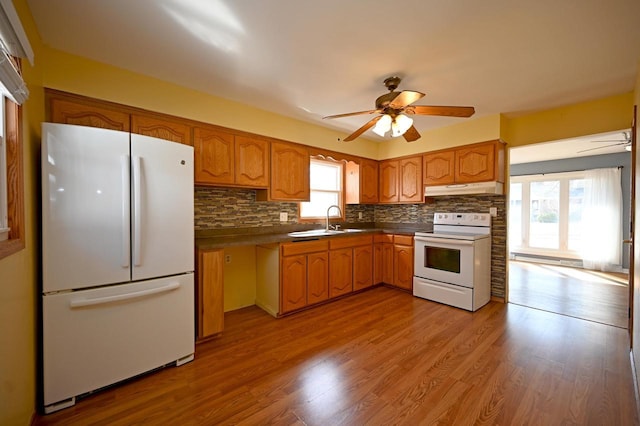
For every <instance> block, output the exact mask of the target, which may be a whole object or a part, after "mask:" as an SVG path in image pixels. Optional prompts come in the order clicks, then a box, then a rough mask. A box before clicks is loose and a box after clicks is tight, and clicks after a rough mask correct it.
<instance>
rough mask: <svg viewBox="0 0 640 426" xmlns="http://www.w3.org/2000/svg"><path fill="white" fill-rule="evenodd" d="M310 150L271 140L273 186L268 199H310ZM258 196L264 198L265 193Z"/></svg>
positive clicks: (260, 198) (257, 195)
mask: <svg viewBox="0 0 640 426" xmlns="http://www.w3.org/2000/svg"><path fill="white" fill-rule="evenodd" d="M310 162H311V159H310V157H309V151H308V150H307V149H306V148H305V147H303V146H301V145H295V144H289V143H285V142H276V141H273V142H271V170H270V172H271V186H270V188H269V191H268V198H267V199H268V200H274V201H308V200H309V195H310V190H309V166H310ZM256 198H257V199H259V200H264V199H265V198H264V195H263V194H260V193H258V194H256Z"/></svg>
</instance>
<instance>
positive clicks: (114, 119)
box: [49, 98, 130, 132]
mask: <svg viewBox="0 0 640 426" xmlns="http://www.w3.org/2000/svg"><path fill="white" fill-rule="evenodd" d="M49 108H50V109H49V120H50V121H51V122H53V123H62V124H75V125H77V126H88V127H100V128H102V129H111V130H120V131H123V132H128V131H129V128H130V127H129V121H130V117H129V114H127V113H125V112H122V111H116V110H111V109H107V108H102V107H99V106H95V105H88V104H83V103H75V102H72V101H68V100H65V99H57V98H52V99H51V100H50V102H49Z"/></svg>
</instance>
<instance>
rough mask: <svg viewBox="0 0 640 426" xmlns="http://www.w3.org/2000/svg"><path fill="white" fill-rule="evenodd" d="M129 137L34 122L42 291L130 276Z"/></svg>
mask: <svg viewBox="0 0 640 426" xmlns="http://www.w3.org/2000/svg"><path fill="white" fill-rule="evenodd" d="M129 164H130V161H129V134H128V133H124V132H118V131H114V130H106V129H99V128H92V127H84V126H73V125H67V124H53V123H43V124H42V267H43V291H44V292H45V293H47V292H51V291H58V290H67V289H72V288H76V289H77V288H85V287H94V286H99V285H103V284H110V283H119V282H126V281H129V279H130V269H129V268H130V230H129V225H130V214H129V207H130V206H129V203H130V189H129V188H130V182H129V167H130V166H129Z"/></svg>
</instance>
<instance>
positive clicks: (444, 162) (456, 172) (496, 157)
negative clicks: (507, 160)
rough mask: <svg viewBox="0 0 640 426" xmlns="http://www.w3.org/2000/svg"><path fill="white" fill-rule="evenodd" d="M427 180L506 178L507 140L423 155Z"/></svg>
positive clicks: (429, 182) (439, 182) (447, 182)
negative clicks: (505, 155) (505, 148)
mask: <svg viewBox="0 0 640 426" xmlns="http://www.w3.org/2000/svg"><path fill="white" fill-rule="evenodd" d="M422 158H423V169H424V184H425V185H450V184H458V183H462V184H464V183H474V182H491V181H497V182H504V176H505V170H504V143H502V142H501V141H499V140H495V141H489V142H481V143H477V144H473V145H465V146H461V147H458V148H454V149H450V150H444V151H436V152H430V153H427V154H424V155H423V157H422Z"/></svg>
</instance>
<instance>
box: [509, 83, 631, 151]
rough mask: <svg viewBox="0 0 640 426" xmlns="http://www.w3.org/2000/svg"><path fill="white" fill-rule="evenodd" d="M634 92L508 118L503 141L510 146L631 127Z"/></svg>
mask: <svg viewBox="0 0 640 426" xmlns="http://www.w3.org/2000/svg"><path fill="white" fill-rule="evenodd" d="M632 115H633V92H629V93H624V94H621V95H616V96H610V97H607V98H603V99H597V100H593V101H589V102H582V103H578V104H574V105H569V106H565V107H561V108H554V109H550V110H546V111H541V112H536V113H532V114H528V115H524V116H520V117H514V118H506V117H504V122H503V123H502V130H501V135H502V139H503V140H504V141H505V142H507V144H509V146H511V147H513V146H521V145H528V144H532V143H539V142H550V141H556V140H560V139H567V138H573V137H578V136H587V135H593V134H597V133H604V132H610V131H616V130H623V129H628V128H630V127H631V119H632Z"/></svg>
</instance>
